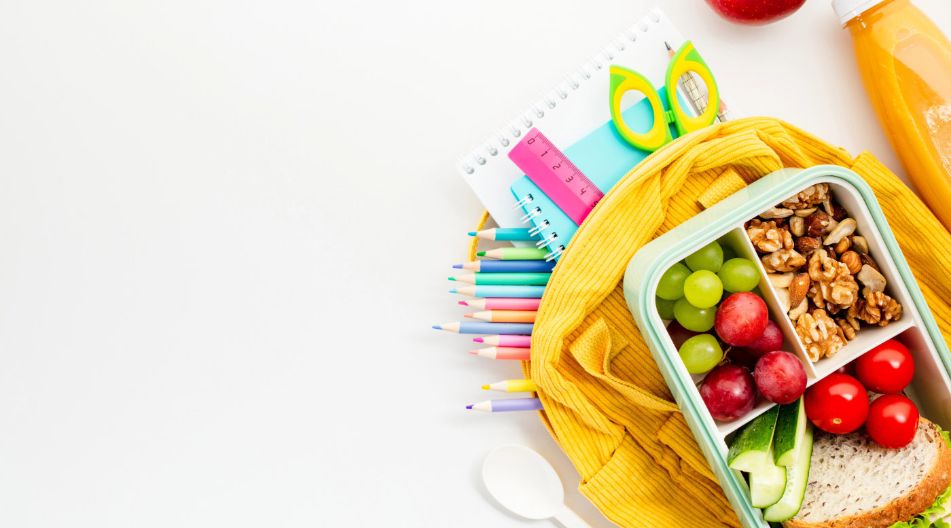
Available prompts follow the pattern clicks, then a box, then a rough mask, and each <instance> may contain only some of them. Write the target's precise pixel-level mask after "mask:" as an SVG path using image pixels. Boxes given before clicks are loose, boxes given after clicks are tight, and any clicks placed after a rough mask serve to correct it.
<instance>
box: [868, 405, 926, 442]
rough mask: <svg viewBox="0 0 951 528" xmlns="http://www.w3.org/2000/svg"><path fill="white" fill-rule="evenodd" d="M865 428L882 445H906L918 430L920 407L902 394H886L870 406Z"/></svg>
mask: <svg viewBox="0 0 951 528" xmlns="http://www.w3.org/2000/svg"><path fill="white" fill-rule="evenodd" d="M865 429H866V431H868V435H869V436H870V437H871V438H872V440H875V441H876V442H878V444H879V445H881V446H882V447H890V448H892V449H898V448H899V447H905V446H906V445H908V444H910V443H911V441H912V440H914V438H915V432H917V431H918V408H917V407H915V404H914V402H912V401H911V400H909V399H908V398H907V397H905V396H902V395H901V394H886V395H884V396H881V397H879V398H878V399H876V400H875V401H873V402H872V405H871V406H869V409H868V421H867V422H865Z"/></svg>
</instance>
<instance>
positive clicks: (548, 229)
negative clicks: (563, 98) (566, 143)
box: [511, 90, 676, 259]
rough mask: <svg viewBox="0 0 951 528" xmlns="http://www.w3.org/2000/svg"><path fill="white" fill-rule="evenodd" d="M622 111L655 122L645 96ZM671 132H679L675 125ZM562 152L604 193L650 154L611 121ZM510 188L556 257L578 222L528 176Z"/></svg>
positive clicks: (525, 218)
mask: <svg viewBox="0 0 951 528" xmlns="http://www.w3.org/2000/svg"><path fill="white" fill-rule="evenodd" d="M658 92H660V93H661V99H662V100H663V101H664V104H666V102H667V101H666V95H665V94H664V93H663V92H662V91H660V90H658ZM605 105H607V96H605ZM623 114H624V120H625V122H627V123H628V124H630V125H632V126H634V127H636V123H644V127H643V128H644V130H646V129H647V128H648V126H649V125H650V124H651V123H652V122H653V110H652V109H651V106H650V104H648V103H647V100H646V99H642V100H641V101H640V102H638V103H636V104H634V105H633V106H631V107H630V108H628V109H627V110H624V112H623ZM542 133H544V130H542ZM672 134H676V131H675V130H673V129H672ZM556 146H558V145H556ZM563 152H564V153H565V156H567V157H568V159H570V160H571V162H572V163H574V164H575V165H576V166H577V167H578V169H579V170H581V172H582V173H584V175H585V176H587V177H588V179H590V180H591V183H593V184H595V185H596V186H597V187H598V188H599V189H601V192H604V193H607V192H608V191H609V190H610V189H611V188H612V187H614V185H615V184H616V183H617V182H618V181H620V179H621V178H622V177H624V175H625V174H627V173H628V172H630V171H631V169H632V168H633V167H634V166H635V165H637V164H638V163H640V162H641V160H643V159H644V158H646V157H647V156H648V155H649V154H650V153H649V152H646V151H643V150H640V149H638V148H636V147H634V146H632V145H631V144H630V143H628V142H626V141H624V139H623V138H622V137H621V136H620V134H618V133H617V129H615V128H614V124H613V123H612V122H611V121H608V122H607V123H604V124H603V125H601V126H600V127H598V128H597V129H595V130H594V131H593V132H591V133H590V134H588V135H587V136H585V137H583V138H581V140H579V141H578V142H577V143H575V144H573V145H571V146H570V147H568V148H565V149H563ZM511 192H512V194H513V195H514V196H515V200H516V202H517V203H518V204H520V206H521V209H522V210H523V211H524V213H525V215H524V216H523V221H524V222H531V224H532V226H533V230H534V232H535V233H539V234H540V236H541V237H542V239H541V241H540V242H539V243H538V246H539V247H541V246H545V247H547V248H548V251H549V257H550V258H554V259H557V258H558V257H559V256H561V253H562V252H563V251H564V250H565V247H567V246H568V241H570V240H571V237H573V236H574V234H575V231H577V230H578V225H577V224H575V223H574V221H573V220H572V219H571V218H569V217H568V215H566V214H565V213H564V212H562V210H561V209H559V208H558V206H557V205H555V203H554V202H552V201H551V199H549V198H548V196H546V195H545V193H543V192H542V190H541V189H539V188H538V186H537V185H535V183H534V182H532V180H530V179H528V176H522V177H520V178H519V179H517V180H516V181H515V183H513V184H512V187H511Z"/></svg>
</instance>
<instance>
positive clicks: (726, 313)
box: [715, 292, 769, 346]
mask: <svg viewBox="0 0 951 528" xmlns="http://www.w3.org/2000/svg"><path fill="white" fill-rule="evenodd" d="M767 322H769V312H768V310H767V309H766V302H764V301H763V299H760V298H759V297H758V296H756V294H753V293H749V292H741V293H734V294H732V295H730V296H729V297H727V298H726V299H725V300H724V301H723V303H722V304H720V308H719V309H717V318H716V325H715V326H716V330H717V335H719V336H720V339H722V340H723V341H725V342H726V343H727V344H730V345H733V346H748V345H750V344H752V343H754V342H755V341H756V340H757V339H759V338H760V336H762V335H763V332H764V331H765V330H766V323H767Z"/></svg>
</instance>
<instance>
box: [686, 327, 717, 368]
mask: <svg viewBox="0 0 951 528" xmlns="http://www.w3.org/2000/svg"><path fill="white" fill-rule="evenodd" d="M679 352H680V359H681V360H683V362H684V366H685V367H687V372H689V373H691V374H704V373H706V372H709V371H710V370H712V369H713V367H715V366H717V364H718V363H720V361H721V360H722V359H723V349H722V348H720V343H718V342H717V338H715V337H713V336H712V335H710V334H700V335H695V336H693V337H691V338H690V339H688V340H686V341H684V344H682V345H680V350H679Z"/></svg>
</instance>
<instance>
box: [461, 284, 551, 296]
mask: <svg viewBox="0 0 951 528" xmlns="http://www.w3.org/2000/svg"><path fill="white" fill-rule="evenodd" d="M449 293H459V294H462V295H468V296H470V297H508V298H512V297H518V298H524V299H541V297H542V294H543V293H545V287H544V286H463V287H462V288H453V289H451V290H449Z"/></svg>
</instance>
